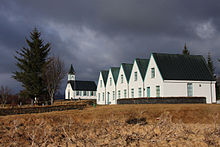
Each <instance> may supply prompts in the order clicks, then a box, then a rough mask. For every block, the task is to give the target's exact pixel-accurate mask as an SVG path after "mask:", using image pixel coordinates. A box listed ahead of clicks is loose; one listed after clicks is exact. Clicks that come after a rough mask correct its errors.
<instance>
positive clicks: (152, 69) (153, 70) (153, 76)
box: [151, 68, 155, 78]
mask: <svg viewBox="0 0 220 147" xmlns="http://www.w3.org/2000/svg"><path fill="white" fill-rule="evenodd" d="M151 78H155V68H151Z"/></svg>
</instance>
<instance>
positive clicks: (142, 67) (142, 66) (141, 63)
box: [136, 59, 149, 80]
mask: <svg viewBox="0 0 220 147" xmlns="http://www.w3.org/2000/svg"><path fill="white" fill-rule="evenodd" d="M136 63H137V66H138V69H139V71H140V74H141V77H142V79H143V80H144V78H145V73H146V71H147V66H148V63H149V59H136Z"/></svg>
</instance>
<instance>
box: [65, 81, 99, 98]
mask: <svg viewBox="0 0 220 147" xmlns="http://www.w3.org/2000/svg"><path fill="white" fill-rule="evenodd" d="M96 98H97V97H96V91H79V90H73V88H72V86H71V84H70V83H68V84H67V86H66V90H65V99H66V100H77V99H96Z"/></svg>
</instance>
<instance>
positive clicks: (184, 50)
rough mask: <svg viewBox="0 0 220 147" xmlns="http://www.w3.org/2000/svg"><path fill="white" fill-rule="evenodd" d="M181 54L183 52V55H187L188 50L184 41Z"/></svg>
mask: <svg viewBox="0 0 220 147" xmlns="http://www.w3.org/2000/svg"><path fill="white" fill-rule="evenodd" d="M183 54H184V55H189V50H188V49H187V47H186V43H185V45H184V49H183Z"/></svg>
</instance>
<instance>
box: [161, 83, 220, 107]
mask: <svg viewBox="0 0 220 147" xmlns="http://www.w3.org/2000/svg"><path fill="white" fill-rule="evenodd" d="M187 83H192V87H193V92H192V96H193V97H206V103H216V91H215V81H212V82H211V81H181V80H165V81H164V97H170V96H173V97H174V96H183V97H186V96H187Z"/></svg>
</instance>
